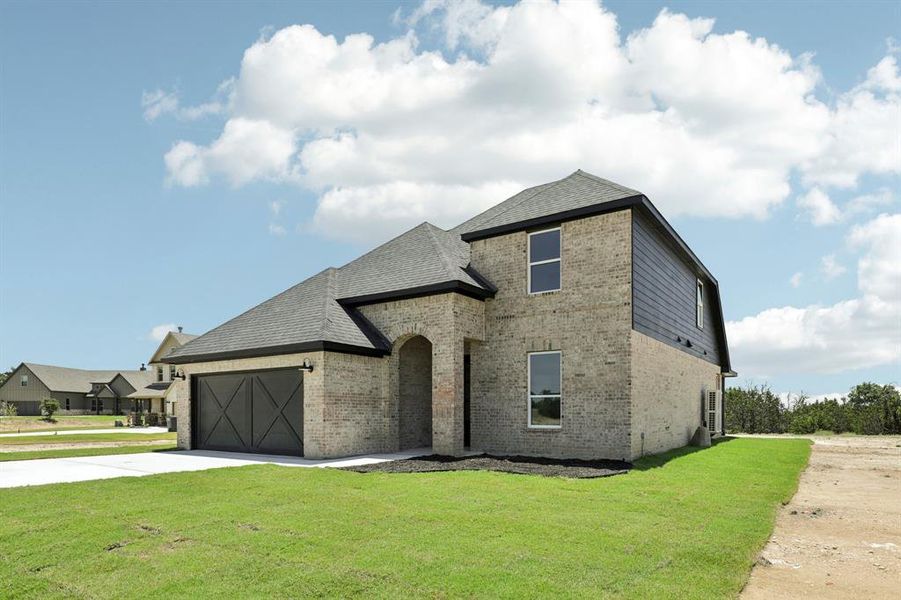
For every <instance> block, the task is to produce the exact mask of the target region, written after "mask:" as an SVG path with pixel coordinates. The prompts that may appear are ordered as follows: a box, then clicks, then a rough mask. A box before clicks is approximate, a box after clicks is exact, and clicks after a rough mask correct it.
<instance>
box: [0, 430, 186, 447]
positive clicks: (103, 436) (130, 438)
mask: <svg viewBox="0 0 901 600" xmlns="http://www.w3.org/2000/svg"><path fill="white" fill-rule="evenodd" d="M175 436H176V434H175V433H174V432H173V433H79V434H74V435H72V434H70V435H66V434H65V433H59V434H49V435H27V436H21V437H19V436H0V446H24V445H31V444H87V443H90V442H151V441H154V440H173V441H174V440H175Z"/></svg>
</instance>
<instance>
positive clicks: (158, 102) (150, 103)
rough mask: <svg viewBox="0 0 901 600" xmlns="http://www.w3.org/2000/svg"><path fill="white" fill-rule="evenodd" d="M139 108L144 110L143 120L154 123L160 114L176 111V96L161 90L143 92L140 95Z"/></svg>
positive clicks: (173, 93)
mask: <svg viewBox="0 0 901 600" xmlns="http://www.w3.org/2000/svg"><path fill="white" fill-rule="evenodd" d="M141 108H143V109H144V119H146V120H147V121H154V120H156V118H157V117H159V116H160V115H162V114H165V113H171V112H174V111H176V110H178V95H177V94H176V93H175V92H165V91H163V90H154V91H152V92H146V91H145V92H144V93H142V94H141Z"/></svg>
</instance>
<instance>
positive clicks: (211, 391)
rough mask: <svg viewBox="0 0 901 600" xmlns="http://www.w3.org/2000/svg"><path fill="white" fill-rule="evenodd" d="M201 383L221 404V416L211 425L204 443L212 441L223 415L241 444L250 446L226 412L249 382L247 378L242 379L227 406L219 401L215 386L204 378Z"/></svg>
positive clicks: (219, 404) (217, 402) (218, 403)
mask: <svg viewBox="0 0 901 600" xmlns="http://www.w3.org/2000/svg"><path fill="white" fill-rule="evenodd" d="M200 383H201V384H203V385H204V386H205V387H206V391H207V392H208V393H209V395H210V397H212V398H213V400H215V402H216V404H217V405H218V406H219V416H218V417H217V418H216V422H215V423H213V426H212V427H210V430H209V433H207V435H206V439H204V440H203V441H202V443H203V444H204V445H206V444H207V443H208V442H209V441H210V438H211V437H212V436H213V433H215V432H216V428H217V427H219V422H220V421H222V418H223V417H225V422H226V423H228V426H229V427H231V428H232V431H233V432H235V436H236V437H237V438H238V440H239V441H240V442H241V444H243V445H244V446H245V447H247V446H248V444H247V441H246V440H245V439H244V438H243V436H241V433H240V432H239V431H238V428H237V427H235V424H234V423H232V421H231V419H229V418H228V414H227V412H226V411H227V410H228V407H229V406H231V404H232V402H233V401H234V399H235V398H236V397H237V396H238V392H240V391H241V390H242V388H244V386H245V384H246V383H247V379H241V381H240V382H238V385H237V386H236V387H235V390H234V391H233V392H232V395H231V397H230V398H229V399H228V402H226V403H225V406H222V403H221V402H219V397H218V396H217V395H216V392H214V391H213V388H212V387H211V386H210V384H209V383H208V382H207V381H205V380H204V379H201V380H200Z"/></svg>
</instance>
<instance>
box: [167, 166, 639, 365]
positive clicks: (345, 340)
mask: <svg viewBox="0 0 901 600" xmlns="http://www.w3.org/2000/svg"><path fill="white" fill-rule="evenodd" d="M637 194H638V192H636V191H635V190H631V189H629V188H626V187H623V186H621V185H618V184H615V183H613V182H610V181H607V180H605V179H601V178H600V177H595V176H593V175H589V174H587V173H584V172H582V171H576V172H575V173H573V174H572V175H570V176H568V177H565V178H563V179H561V180H559V181H554V182H551V183H547V184H543V185H539V186H535V187H533V188H529V189H527V190H524V191H522V192H520V193H519V194H516V195H515V196H513V197H512V198H510V199H508V200H506V201H504V202H502V203H500V204H499V205H497V206H495V207H493V208H491V209H488V210H487V211H485V212H484V213H482V214H480V215H478V216H476V217H474V218H472V219H470V220H469V221H467V222H466V223H463V224H462V225H460V226H458V227H456V228H455V229H452V230H451V231H445V230H443V229H441V228H439V227H435V226H434V225H432V224H430V223H422V224H421V225H418V226H417V227H414V228H413V229H411V230H409V231H407V232H406V233H403V234H402V235H400V236H398V237H396V238H394V239H393V240H390V241H388V242H386V243H384V244H382V245H381V246H379V247H377V248H375V249H374V250H372V251H370V252H368V253H367V254H364V255H363V256H361V257H360V258H358V259H356V260H354V261H351V262H349V263H348V264H346V265H344V266H343V267H341V268H340V269H326V270H325V271H323V272H321V273H319V274H317V275H314V276H313V277H311V278H310V279H307V280H306V281H304V282H303V283H300V284H298V285H296V286H294V287H292V288H290V289H289V290H286V291H285V292H282V293H281V294H279V295H278V296H275V297H274V298H272V299H270V300H267V301H265V302H263V303H262V304H260V305H258V306H255V307H253V308H251V309H250V310H248V311H247V312H245V313H243V314H241V315H239V316H238V317H235V318H234V319H232V320H230V321H228V322H226V323H224V324H223V325H220V326H219V327H216V328H215V329H213V330H212V331H210V332H209V333H206V334H204V335H202V336H200V337H198V338H197V339H194V340H192V341H190V342H188V343H187V344H185V345H184V346H182V347H180V348H176V349H174V350H172V351H171V352H170V353H169V354H168V355H167V356H166V357H165V358H164V359H163V360H164V361H165V362H172V363H182V362H196V361H200V360H216V359H219V358H226V357H228V356H237V355H244V356H261V355H265V354H281V353H284V352H300V351H305V350H315V349H320V348H325V347H326V346H327V345H329V344H333V345H340V346H341V347H342V349H350V348H355V349H359V350H362V351H365V352H370V351H371V352H373V353H384V352H385V351H387V348H388V342H387V340H384V339H383V338H382V337H381V334H379V333H378V332H377V331H375V330H374V328H373V327H372V326H371V324H369V323H368V322H366V320H365V319H364V318H363V317H362V315H360V314H359V313H358V312H357V311H356V310H355V309H354V308H353V306H355V305H357V304H363V303H368V302H375V301H379V300H385V299H389V298H397V297H404V296H405V295H407V296H410V295H417V294H423V293H435V292H438V291H450V290H456V291H460V292H462V293H467V294H470V295H474V296H476V297H488V296H491V295H493V293H494V291H495V289H494V287H493V286H492V285H491V284H490V283H489V282H487V281H486V280H485V279H484V278H483V277H481V276H480V275H479V274H478V273H476V272H475V271H474V270H473V269H472V268H471V267H470V265H469V261H470V248H469V243H467V242H465V241H463V240H462V239H461V237H460V236H461V234H463V233H468V232H472V231H478V230H483V229H490V228H493V227H498V226H504V225H509V224H512V223H516V222H519V221H527V220H529V219H533V218H536V217H543V216H547V215H551V214H557V213H561V212H566V211H570V210H574V209H579V208H582V207H586V206H593V205H597V204H601V203H604V202H608V201H611V200H617V199H620V198H627V197H632V196H635V195H637ZM327 349H328V348H327Z"/></svg>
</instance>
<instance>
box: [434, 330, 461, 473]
mask: <svg viewBox="0 0 901 600" xmlns="http://www.w3.org/2000/svg"><path fill="white" fill-rule="evenodd" d="M432 449H433V450H434V452H435V454H444V455H450V456H460V455H462V454H463V336H462V335H454V334H445V335H442V336H441V338H440V339H437V340H433V341H432Z"/></svg>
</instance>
